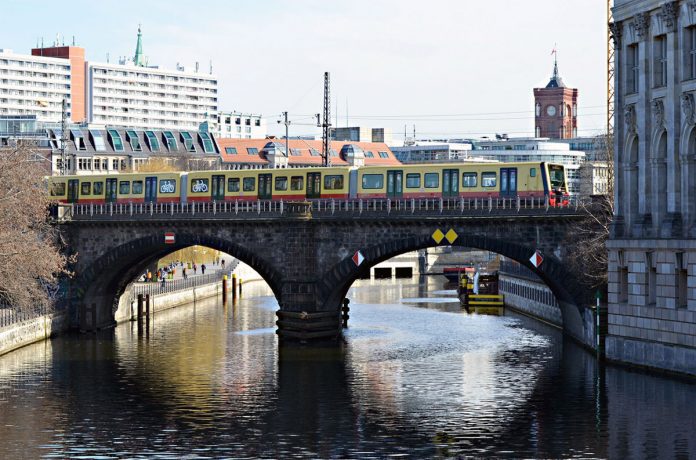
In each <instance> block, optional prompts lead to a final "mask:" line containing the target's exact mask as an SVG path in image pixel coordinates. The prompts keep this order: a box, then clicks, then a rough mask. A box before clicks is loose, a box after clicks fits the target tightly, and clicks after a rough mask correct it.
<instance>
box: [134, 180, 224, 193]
mask: <svg viewBox="0 0 696 460" xmlns="http://www.w3.org/2000/svg"><path fill="white" fill-rule="evenodd" d="M208 183H209V180H208V179H196V180H192V181H191V192H193V193H205V192H207V191H208V190H210V189H209V188H208ZM133 193H135V182H134V183H133Z"/></svg>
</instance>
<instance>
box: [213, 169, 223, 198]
mask: <svg viewBox="0 0 696 460" xmlns="http://www.w3.org/2000/svg"><path fill="white" fill-rule="evenodd" d="M212 179H213V183H212V187H210V190H211V194H210V197H211V199H212V200H213V201H225V176H223V175H222V174H220V175H217V174H216V175H214V176H213V177H212Z"/></svg>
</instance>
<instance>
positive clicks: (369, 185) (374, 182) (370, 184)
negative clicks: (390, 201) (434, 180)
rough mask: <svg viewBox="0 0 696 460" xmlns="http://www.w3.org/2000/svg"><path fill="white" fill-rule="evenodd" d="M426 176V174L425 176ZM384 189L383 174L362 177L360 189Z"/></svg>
mask: <svg viewBox="0 0 696 460" xmlns="http://www.w3.org/2000/svg"><path fill="white" fill-rule="evenodd" d="M426 176H427V174H426ZM383 187H384V174H364V175H363V177H362V188H364V189H379V188H383Z"/></svg>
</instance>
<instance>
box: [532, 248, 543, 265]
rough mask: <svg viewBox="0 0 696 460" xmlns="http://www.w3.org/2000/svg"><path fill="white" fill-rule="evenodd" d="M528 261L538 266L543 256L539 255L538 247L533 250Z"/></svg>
mask: <svg viewBox="0 0 696 460" xmlns="http://www.w3.org/2000/svg"><path fill="white" fill-rule="evenodd" d="M529 261H530V262H531V263H532V265H534V266H535V267H536V268H539V265H541V263H542V262H543V261H544V257H542V255H541V251H539V250H538V249H537V250H536V251H535V252H534V254H533V255H532V257H530V258H529Z"/></svg>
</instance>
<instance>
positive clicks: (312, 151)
mask: <svg viewBox="0 0 696 460" xmlns="http://www.w3.org/2000/svg"><path fill="white" fill-rule="evenodd" d="M309 154H310V155H311V156H313V157H318V156H321V153H319V150H317V149H309Z"/></svg>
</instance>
